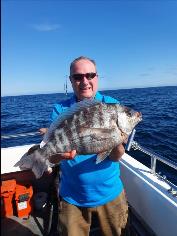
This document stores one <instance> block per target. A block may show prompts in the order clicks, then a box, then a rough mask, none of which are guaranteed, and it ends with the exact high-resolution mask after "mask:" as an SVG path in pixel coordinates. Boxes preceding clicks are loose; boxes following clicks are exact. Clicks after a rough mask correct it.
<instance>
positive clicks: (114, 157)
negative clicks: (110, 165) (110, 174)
mask: <svg viewBox="0 0 177 236" xmlns="http://www.w3.org/2000/svg"><path fill="white" fill-rule="evenodd" d="M124 153H125V149H124V146H123V145H122V144H119V145H117V146H116V147H115V148H113V149H112V151H111V153H110V155H109V158H110V160H111V161H119V160H120V158H121V157H122V156H123V154H124Z"/></svg>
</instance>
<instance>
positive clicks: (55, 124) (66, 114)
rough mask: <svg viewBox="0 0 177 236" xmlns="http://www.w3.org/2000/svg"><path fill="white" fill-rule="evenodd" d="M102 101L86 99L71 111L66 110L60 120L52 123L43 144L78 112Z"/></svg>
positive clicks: (76, 104)
mask: <svg viewBox="0 0 177 236" xmlns="http://www.w3.org/2000/svg"><path fill="white" fill-rule="evenodd" d="M100 103H101V102H100V101H96V100H94V99H84V100H83V101H80V102H77V103H75V104H74V105H72V106H71V107H70V109H66V110H65V111H64V112H63V113H62V114H60V115H59V117H58V119H57V120H55V121H54V122H52V123H51V125H50V127H49V129H48V131H47V133H46V134H45V135H44V138H43V142H44V143H47V142H48V141H49V140H50V138H51V136H52V135H53V133H54V131H55V129H56V127H58V126H59V125H60V124H61V123H62V122H63V121H64V120H66V119H68V118H70V117H72V116H73V115H74V114H75V113H76V112H79V111H81V110H83V109H86V108H88V107H91V106H94V105H97V104H100Z"/></svg>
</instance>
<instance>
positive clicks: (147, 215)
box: [1, 144, 177, 236]
mask: <svg viewBox="0 0 177 236" xmlns="http://www.w3.org/2000/svg"><path fill="white" fill-rule="evenodd" d="M31 146H33V144H32V145H26V146H17V147H10V148H2V149H1V174H5V173H10V172H16V171H20V169H19V168H18V167H14V164H15V163H16V162H17V161H18V160H20V158H21V157H22V156H23V154H24V153H25V152H26V151H27V150H28V149H29V148H30V147H31ZM121 178H122V180H123V182H124V185H125V190H126V193H127V197H128V201H129V203H130V205H131V206H132V207H133V208H134V209H135V210H136V212H137V213H138V215H139V216H140V217H141V218H142V219H143V220H144V221H145V222H146V224H147V225H148V226H149V227H150V228H151V229H152V231H153V232H154V233H155V234H156V235H157V236H167V235H169V236H176V235H177V198H176V197H173V196H172V195H171V194H170V193H169V192H168V189H169V186H168V184H166V183H165V182H163V181H162V180H160V179H158V178H157V177H156V176H154V175H152V174H151V172H150V169H149V168H148V167H146V166H144V165H143V164H142V163H140V162H138V161H137V160H135V159H134V158H132V157H131V156H129V155H127V154H124V155H123V157H122V160H121Z"/></svg>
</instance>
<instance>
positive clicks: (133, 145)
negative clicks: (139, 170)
mask: <svg viewBox="0 0 177 236" xmlns="http://www.w3.org/2000/svg"><path fill="white" fill-rule="evenodd" d="M135 133H136V130H135V129H133V131H132V133H131V135H130V136H129V139H128V142H127V144H126V147H125V149H126V151H130V149H131V148H132V149H134V150H139V151H140V152H143V153H144V154H146V155H148V156H150V157H151V168H150V169H151V173H152V174H154V175H156V176H157V177H158V178H160V179H161V180H163V181H164V182H166V183H167V184H168V185H169V187H170V188H169V190H168V191H169V192H170V193H171V194H172V195H173V196H176V197H177V186H176V185H175V184H174V183H172V182H170V181H169V180H168V179H167V177H166V176H165V175H162V174H161V172H159V173H157V172H156V166H157V160H158V161H160V162H162V163H164V164H165V165H167V166H169V167H171V168H173V169H174V170H177V163H176V162H174V161H172V160H170V159H168V158H166V157H164V156H161V155H159V154H157V153H155V152H153V151H152V150H150V149H148V148H146V147H143V146H142V145H140V144H139V143H138V142H136V141H135V140H134V136H135Z"/></svg>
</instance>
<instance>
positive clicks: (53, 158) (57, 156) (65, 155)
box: [49, 150, 77, 164]
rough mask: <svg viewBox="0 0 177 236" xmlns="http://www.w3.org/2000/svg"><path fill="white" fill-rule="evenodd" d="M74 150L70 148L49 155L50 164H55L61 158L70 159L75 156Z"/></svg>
mask: <svg viewBox="0 0 177 236" xmlns="http://www.w3.org/2000/svg"><path fill="white" fill-rule="evenodd" d="M76 154H77V153H76V150H72V151H70V152H65V153H60V154H55V155H52V156H50V157H49V161H50V162H51V163H52V164H57V163H58V162H59V161H61V160H72V159H74V157H75V156H76Z"/></svg>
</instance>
